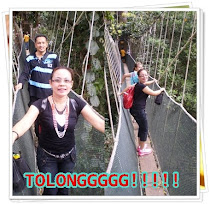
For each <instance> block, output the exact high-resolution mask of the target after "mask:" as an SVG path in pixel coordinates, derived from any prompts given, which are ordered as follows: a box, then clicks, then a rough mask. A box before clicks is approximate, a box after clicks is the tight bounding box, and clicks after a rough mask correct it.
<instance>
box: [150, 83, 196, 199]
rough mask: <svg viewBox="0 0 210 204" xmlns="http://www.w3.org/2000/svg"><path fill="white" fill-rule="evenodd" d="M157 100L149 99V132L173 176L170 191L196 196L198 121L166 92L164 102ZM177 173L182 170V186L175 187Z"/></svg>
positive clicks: (161, 163)
mask: <svg viewBox="0 0 210 204" xmlns="http://www.w3.org/2000/svg"><path fill="white" fill-rule="evenodd" d="M156 89H158V87H157V86H156V85H154V90H156ZM154 100H155V97H150V98H149V99H148V101H147V115H148V123H149V131H150V135H151V138H152V142H153V144H154V150H155V153H156V154H157V158H158V161H159V164H160V167H161V170H162V172H163V171H166V172H168V175H169V187H168V192H169V194H170V195H188V196H190V195H196V194H197V191H196V189H197V156H196V155H197V151H196V150H197V145H196V144H197V134H196V132H197V131H196V126H197V124H196V121H195V120H194V119H193V118H192V117H191V116H189V114H188V113H186V111H185V110H184V109H183V108H182V107H181V106H180V105H178V104H176V103H175V102H173V101H172V100H171V98H170V97H168V96H167V95H166V94H164V97H163V102H162V104H161V105H157V104H155V102H154ZM173 172H178V173H179V188H174V187H173Z"/></svg>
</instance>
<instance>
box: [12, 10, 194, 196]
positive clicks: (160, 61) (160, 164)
mask: <svg viewBox="0 0 210 204" xmlns="http://www.w3.org/2000/svg"><path fill="white" fill-rule="evenodd" d="M172 14H173V15H172ZM172 14H171V12H163V14H162V15H161V16H160V18H159V19H158V20H157V21H155V22H154V23H153V24H152V25H150V26H149V27H148V29H147V30H145V33H144V34H143V35H142V36H141V37H140V38H139V39H138V40H137V41H135V42H134V41H132V40H130V39H126V40H125V43H126V48H127V54H126V62H125V63H123V62H122V61H121V57H120V53H119V49H120V43H119V40H114V39H113V38H112V36H111V35H110V33H109V29H108V27H107V25H106V23H105V28H104V41H105V43H104V49H105V53H106V60H107V65H106V66H105V67H104V83H105V87H106V97H107V107H108V116H109V124H110V129H111V133H112V139H113V143H114V145H113V149H112V154H111V157H110V160H109V164H108V166H105V164H104V135H103V134H100V133H98V132H97V131H95V130H92V128H91V127H90V126H89V125H88V124H87V123H86V122H85V121H84V120H83V118H80V119H79V122H78V124H77V129H76V133H75V135H76V139H77V141H76V144H77V150H78V161H77V167H76V169H75V171H76V172H99V173H101V172H107V173H113V172H115V173H123V172H126V173H132V172H138V176H137V177H138V178H137V186H138V187H137V188H132V187H129V188H105V189H98V188H97V189H71V194H73V195H106V196H111V195H115V196H118V195H119V196H124V195H126V196H129V195H130V196H143V195H152V194H153V195H165V196H169V195H171V196H173V195H186V196H194V195H197V139H198V138H197V122H196V120H195V119H194V118H193V117H192V116H191V115H190V114H189V113H188V112H187V111H186V110H185V108H184V97H185V94H186V93H185V91H186V84H187V77H188V72H189V69H190V62H191V48H192V46H194V43H195V42H194V41H193V40H195V38H196V22H197V21H196V12H193V14H194V16H193V21H192V22H193V23H192V25H193V26H192V30H191V32H189V26H187V25H186V24H187V23H188V22H186V19H187V15H189V14H188V12H183V18H182V20H181V19H180V21H181V22H182V23H180V25H181V27H176V26H177V25H176V19H177V12H173V13H172ZM67 15H69V13H68V12H67ZM94 15H95V12H93V14H92V20H91V21H90V22H89V27H90V36H89V43H88V48H87V53H86V56H85V58H84V61H83V65H84V67H83V69H84V72H83V74H84V75H83V83H82V91H81V93H80V95H82V96H83V93H84V89H85V84H86V79H87V66H88V58H89V55H90V49H91V48H90V47H91V41H92V35H93V26H94ZM81 16H82V14H81V15H80V16H79V17H77V12H75V14H74V21H73V25H72V30H71V32H70V33H68V35H67V36H66V38H65V28H66V25H67V20H66V21H65V26H64V31H63V36H62V40H61V42H60V45H59V47H58V48H57V50H56V40H57V37H55V38H54V40H53V42H54V44H53V43H51V44H50V46H49V49H50V50H52V51H54V52H57V53H59V58H61V57H62V48H63V47H62V45H63V42H64V41H65V40H66V39H67V38H70V44H69V56H68V63H67V66H69V65H70V64H71V50H72V43H73V38H74V28H75V26H76V25H78V23H79V20H80V18H81ZM54 18H55V21H56V22H58V25H59V22H60V20H59V19H60V18H61V14H60V17H59V16H58V13H55V15H54ZM66 19H68V16H67V17H66ZM169 21H173V26H172V28H169ZM177 29H178V30H179V31H178V32H180V36H179V40H178V44H177V43H174V33H175V32H177ZM185 29H188V32H189V33H190V34H189V36H188V39H187V40H185V44H183V43H182V42H183V36H182V35H183V33H184V32H186V31H185ZM57 31H58V29H57ZM157 31H159V33H157ZM53 33H54V34H53V35H52V36H57V33H56V26H54V29H53ZM169 35H170V38H167V36H169ZM155 36H159V42H158V43H159V44H158V46H156V48H155V41H152V40H151V38H152V37H153V38H154V37H155ZM167 39H170V41H167ZM161 42H164V44H168V46H169V48H170V49H169V52H167V53H164V52H165V47H164V46H162V45H161ZM21 45H22V46H21V47H20V48H19V49H18V48H17V47H15V46H14V47H13V74H14V76H15V79H14V80H17V79H18V77H19V73H20V72H21V71H22V69H23V67H24V60H25V57H26V55H25V49H24V44H23V43H21ZM30 45H31V46H30V52H31V53H32V52H34V47H33V43H32V42H31V43H30ZM174 50H176V53H175V55H174ZM172 51H173V54H172ZM183 51H184V52H185V53H188V54H187V57H186V59H187V60H186V70H185V80H184V85H183V92H182V99H181V103H177V102H176V101H175V100H174V99H173V98H172V97H171V96H170V94H171V93H172V92H173V90H174V84H175V75H176V69H177V66H178V63H179V57H180V55H181V53H183ZM155 54H156V56H155ZM166 55H167V56H166ZM165 58H166V59H167V62H166V64H164V63H165V62H164V59H165ZM134 59H135V60H134ZM136 61H141V62H142V63H143V65H144V67H145V68H146V69H147V70H148V71H149V72H150V78H151V79H153V78H156V79H158V81H161V80H162V81H163V82H162V86H164V87H165V88H167V87H169V86H170V89H169V91H168V92H165V94H164V98H163V102H162V104H161V105H160V106H159V105H156V104H155V103H154V100H155V98H154V97H150V98H149V99H148V101H147V110H146V111H147V116H148V123H149V142H148V144H149V145H151V147H152V148H153V156H152V157H151V158H150V159H147V158H146V157H147V156H145V157H143V158H138V157H137V153H136V135H135V129H136V125H135V123H134V121H133V119H132V118H131V115H130V113H129V111H128V110H126V109H124V108H123V105H122V98H121V97H119V96H118V93H119V92H120V91H121V90H122V89H123V88H125V86H126V84H123V85H122V87H121V85H120V81H121V78H122V75H123V74H124V73H125V72H131V71H133V67H134V63H135V62H136ZM172 67H173V69H174V72H173V73H174V74H173V77H172V80H170V81H168V71H169V69H171V68H172ZM107 75H108V76H110V78H108V77H107ZM108 80H111V86H109V85H108V82H107V81H108ZM158 88H159V85H158V84H154V85H152V89H154V90H156V89H158ZM13 91H14V89H13ZM13 93H14V94H13V96H14V97H13V99H14V104H13V123H16V122H17V121H18V120H20V118H22V116H23V115H24V114H25V112H26V111H27V103H28V100H29V96H28V91H27V87H24V89H23V90H21V91H19V92H15V91H14V92H13ZM110 93H113V94H112V95H111V94H110ZM71 95H72V97H79V96H78V95H77V94H76V93H71ZM110 97H113V98H112V99H114V103H112V104H111V103H110ZM195 97H196V96H195ZM113 109H115V110H116V112H117V116H116V115H114V114H113ZM116 118H118V125H117V128H115V127H114V123H113V121H114V120H115V121H116ZM93 136H94V137H93ZM94 146H98V147H99V148H96V149H94ZM99 149H100V151H98V150H99ZM14 150H15V151H19V150H21V152H22V153H23V155H24V157H25V158H26V160H27V162H28V164H29V165H30V167H31V170H32V171H34V172H37V171H38V170H37V167H36V158H35V146H34V133H33V128H31V130H30V131H28V132H27V133H26V136H24V137H22V138H21V139H20V140H18V141H17V142H16V143H15V145H14ZM145 164H147V165H146V167H145ZM148 166H155V167H154V168H149V169H147V172H148V176H149V177H150V178H151V177H152V173H153V172H158V173H159V175H161V173H163V172H167V173H168V187H167V188H163V185H162V184H161V183H160V184H159V188H157V189H155V188H153V189H152V188H151V186H152V183H151V181H149V183H148V185H149V187H150V189H152V192H151V191H150V192H149V191H147V189H146V188H143V187H142V185H141V184H142V172H143V171H145V168H147V167H148ZM174 172H178V173H179V187H178V188H175V187H174V185H173V184H174V183H173V181H174V178H173V173H174ZM163 179H164V178H162V177H160V178H159V180H163ZM149 187H148V189H149ZM157 191H159V193H160V194H158V193H157ZM38 194H39V192H38V191H37V189H35V188H34V189H27V188H26V189H25V190H24V191H23V192H22V193H20V195H38Z"/></svg>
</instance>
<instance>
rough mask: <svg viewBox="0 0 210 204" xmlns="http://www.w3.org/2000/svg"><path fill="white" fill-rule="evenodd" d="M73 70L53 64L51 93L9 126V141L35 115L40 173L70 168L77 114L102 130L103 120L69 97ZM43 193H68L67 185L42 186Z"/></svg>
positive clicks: (56, 171)
mask: <svg viewBox="0 0 210 204" xmlns="http://www.w3.org/2000/svg"><path fill="white" fill-rule="evenodd" d="M73 80H74V76H73V70H72V69H70V68H66V67H57V68H55V69H54V70H53V72H52V75H51V78H50V82H49V84H50V86H51V88H52V95H50V96H48V97H46V98H45V99H39V100H37V101H35V102H34V103H33V104H32V105H31V106H30V108H29V110H28V112H27V113H26V115H25V116H24V117H23V118H22V119H21V120H20V121H19V122H18V123H17V124H16V125H15V126H14V127H13V129H12V132H13V143H14V141H15V140H17V139H19V138H20V137H21V136H22V135H23V134H24V133H25V132H26V131H27V130H28V129H29V128H30V127H31V125H32V124H33V122H34V121H35V120H36V118H37V117H38V115H39V118H40V121H41V133H40V135H39V146H38V148H37V165H38V168H39V171H40V172H42V173H48V172H49V173H50V174H51V178H52V181H51V182H53V181H54V178H55V176H56V174H57V173H59V172H62V173H67V172H72V171H73V169H74V166H75V159H76V147H75V135H74V129H75V126H76V123H77V120H78V117H79V115H80V114H82V115H83V117H84V118H85V119H86V120H87V121H88V122H89V123H90V124H91V125H92V126H93V127H94V128H96V129H97V130H99V131H100V132H103V133H104V132H105V122H104V120H103V119H102V118H101V117H99V116H98V115H97V114H96V113H95V112H94V111H93V109H92V108H90V106H89V105H88V104H86V102H84V101H83V100H82V99H80V98H76V99H70V98H69V97H68V94H69V92H70V91H71V89H72V86H73ZM43 195H68V188H59V189H57V188H44V192H43Z"/></svg>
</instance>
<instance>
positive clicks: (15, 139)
mask: <svg viewBox="0 0 210 204" xmlns="http://www.w3.org/2000/svg"><path fill="white" fill-rule="evenodd" d="M12 132H14V133H15V134H16V135H17V138H16V139H15V140H17V139H19V138H20V136H19V134H18V133H17V132H16V131H14V130H13V131H12Z"/></svg>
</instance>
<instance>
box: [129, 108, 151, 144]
mask: <svg viewBox="0 0 210 204" xmlns="http://www.w3.org/2000/svg"><path fill="white" fill-rule="evenodd" d="M130 113H131V115H132V116H133V117H134V119H135V120H136V122H137V123H138V125H139V131H138V137H139V138H140V141H143V142H145V141H146V140H147V135H148V122H147V114H146V112H145V109H140V108H139V109H138V108H131V109H130Z"/></svg>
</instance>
